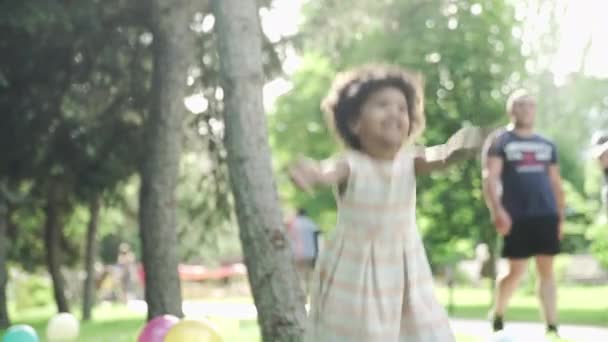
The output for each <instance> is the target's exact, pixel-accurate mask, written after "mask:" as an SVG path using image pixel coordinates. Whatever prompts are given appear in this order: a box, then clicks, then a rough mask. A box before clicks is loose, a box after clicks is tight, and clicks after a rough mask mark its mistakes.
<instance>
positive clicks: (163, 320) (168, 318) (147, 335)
mask: <svg viewBox="0 0 608 342" xmlns="http://www.w3.org/2000/svg"><path fill="white" fill-rule="evenodd" d="M177 322H179V318H177V317H175V316H172V315H162V316H157V317H154V318H153V319H152V320H150V321H149V322H148V323H147V324H146V325H145V326H144V328H143V329H142V331H141V333H140V334H139V337H138V338H137V342H163V341H164V340H165V335H167V332H168V331H169V329H171V327H173V326H174V325H175V324H177Z"/></svg>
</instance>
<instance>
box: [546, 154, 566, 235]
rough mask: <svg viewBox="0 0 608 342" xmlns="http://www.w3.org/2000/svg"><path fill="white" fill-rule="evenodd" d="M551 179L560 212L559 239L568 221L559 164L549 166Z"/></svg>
mask: <svg viewBox="0 0 608 342" xmlns="http://www.w3.org/2000/svg"><path fill="white" fill-rule="evenodd" d="M549 179H550V180H551V188H552V189H553V193H554V194H555V200H556V202H557V210H558V211H559V229H560V231H559V237H560V239H561V238H562V237H563V230H562V229H563V227H562V226H563V222H564V220H565V219H566V198H565V197H566V196H565V195H564V187H563V185H562V177H561V175H560V172H559V166H558V165H557V164H551V165H549Z"/></svg>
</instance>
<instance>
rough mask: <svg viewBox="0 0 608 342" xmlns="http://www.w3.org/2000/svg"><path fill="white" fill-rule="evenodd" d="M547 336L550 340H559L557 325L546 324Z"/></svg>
mask: <svg viewBox="0 0 608 342" xmlns="http://www.w3.org/2000/svg"><path fill="white" fill-rule="evenodd" d="M547 337H549V338H550V339H551V340H554V339H555V340H559V334H558V333H557V325H555V324H547Z"/></svg>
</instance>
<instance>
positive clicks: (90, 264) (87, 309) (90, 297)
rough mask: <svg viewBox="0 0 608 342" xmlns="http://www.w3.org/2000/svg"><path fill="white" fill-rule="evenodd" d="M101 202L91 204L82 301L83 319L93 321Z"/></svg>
mask: <svg viewBox="0 0 608 342" xmlns="http://www.w3.org/2000/svg"><path fill="white" fill-rule="evenodd" d="M100 207H101V202H100V200H99V198H94V199H92V200H91V203H90V204H89V225H88V227H87V242H86V247H85V261H84V264H85V272H86V278H85V281H84V289H83V292H82V293H83V299H82V319H83V320H84V321H88V320H90V319H91V311H92V309H93V303H94V302H95V256H96V255H97V226H98V222H99V209H100Z"/></svg>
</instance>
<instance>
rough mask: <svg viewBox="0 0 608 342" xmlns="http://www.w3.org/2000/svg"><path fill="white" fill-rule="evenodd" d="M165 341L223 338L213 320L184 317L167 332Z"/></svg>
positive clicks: (215, 340)
mask: <svg viewBox="0 0 608 342" xmlns="http://www.w3.org/2000/svg"><path fill="white" fill-rule="evenodd" d="M165 342H222V338H221V336H220V334H219V333H218V332H217V330H216V328H215V327H214V326H213V324H212V323H211V322H209V321H207V320H203V319H196V320H195V319H184V320H182V321H180V322H179V323H177V324H176V325H174V326H173V327H172V328H171V329H170V330H169V332H167V335H165Z"/></svg>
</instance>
